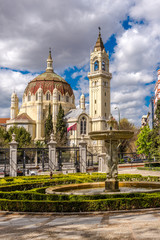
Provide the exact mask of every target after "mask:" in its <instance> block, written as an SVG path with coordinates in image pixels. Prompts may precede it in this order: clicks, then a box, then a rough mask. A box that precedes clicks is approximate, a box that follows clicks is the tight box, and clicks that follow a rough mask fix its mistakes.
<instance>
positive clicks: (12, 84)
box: [0, 69, 36, 117]
mask: <svg viewBox="0 0 160 240" xmlns="http://www.w3.org/2000/svg"><path fill="white" fill-rule="evenodd" d="M35 76H36V75H33V74H22V73H20V72H16V71H12V70H6V69H0V79H1V91H0V109H3V111H1V117H9V111H10V103H11V102H10V98H11V94H12V93H13V91H15V92H16V93H17V95H18V97H19V101H20V102H21V98H22V95H23V92H24V90H25V88H26V86H27V83H28V82H29V81H30V80H32V79H33V78H34V77H35Z"/></svg>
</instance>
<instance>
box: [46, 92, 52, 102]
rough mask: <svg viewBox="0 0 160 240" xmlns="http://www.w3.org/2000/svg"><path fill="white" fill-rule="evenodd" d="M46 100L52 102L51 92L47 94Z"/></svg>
mask: <svg viewBox="0 0 160 240" xmlns="http://www.w3.org/2000/svg"><path fill="white" fill-rule="evenodd" d="M46 100H47V101H49V100H51V95H50V93H49V92H47V94H46Z"/></svg>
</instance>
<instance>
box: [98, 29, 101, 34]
mask: <svg viewBox="0 0 160 240" xmlns="http://www.w3.org/2000/svg"><path fill="white" fill-rule="evenodd" d="M98 29H99V35H101V28H100V27H98Z"/></svg>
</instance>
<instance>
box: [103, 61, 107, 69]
mask: <svg viewBox="0 0 160 240" xmlns="http://www.w3.org/2000/svg"><path fill="white" fill-rule="evenodd" d="M102 70H103V71H105V70H106V66H105V62H104V61H103V62H102Z"/></svg>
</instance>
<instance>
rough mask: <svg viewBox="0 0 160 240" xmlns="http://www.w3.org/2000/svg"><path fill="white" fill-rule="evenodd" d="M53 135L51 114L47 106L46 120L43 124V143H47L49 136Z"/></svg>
mask: <svg viewBox="0 0 160 240" xmlns="http://www.w3.org/2000/svg"><path fill="white" fill-rule="evenodd" d="M51 133H53V122H52V114H51V105H50V104H49V109H48V118H47V119H46V122H45V142H46V143H47V142H49V140H50V135H51Z"/></svg>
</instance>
